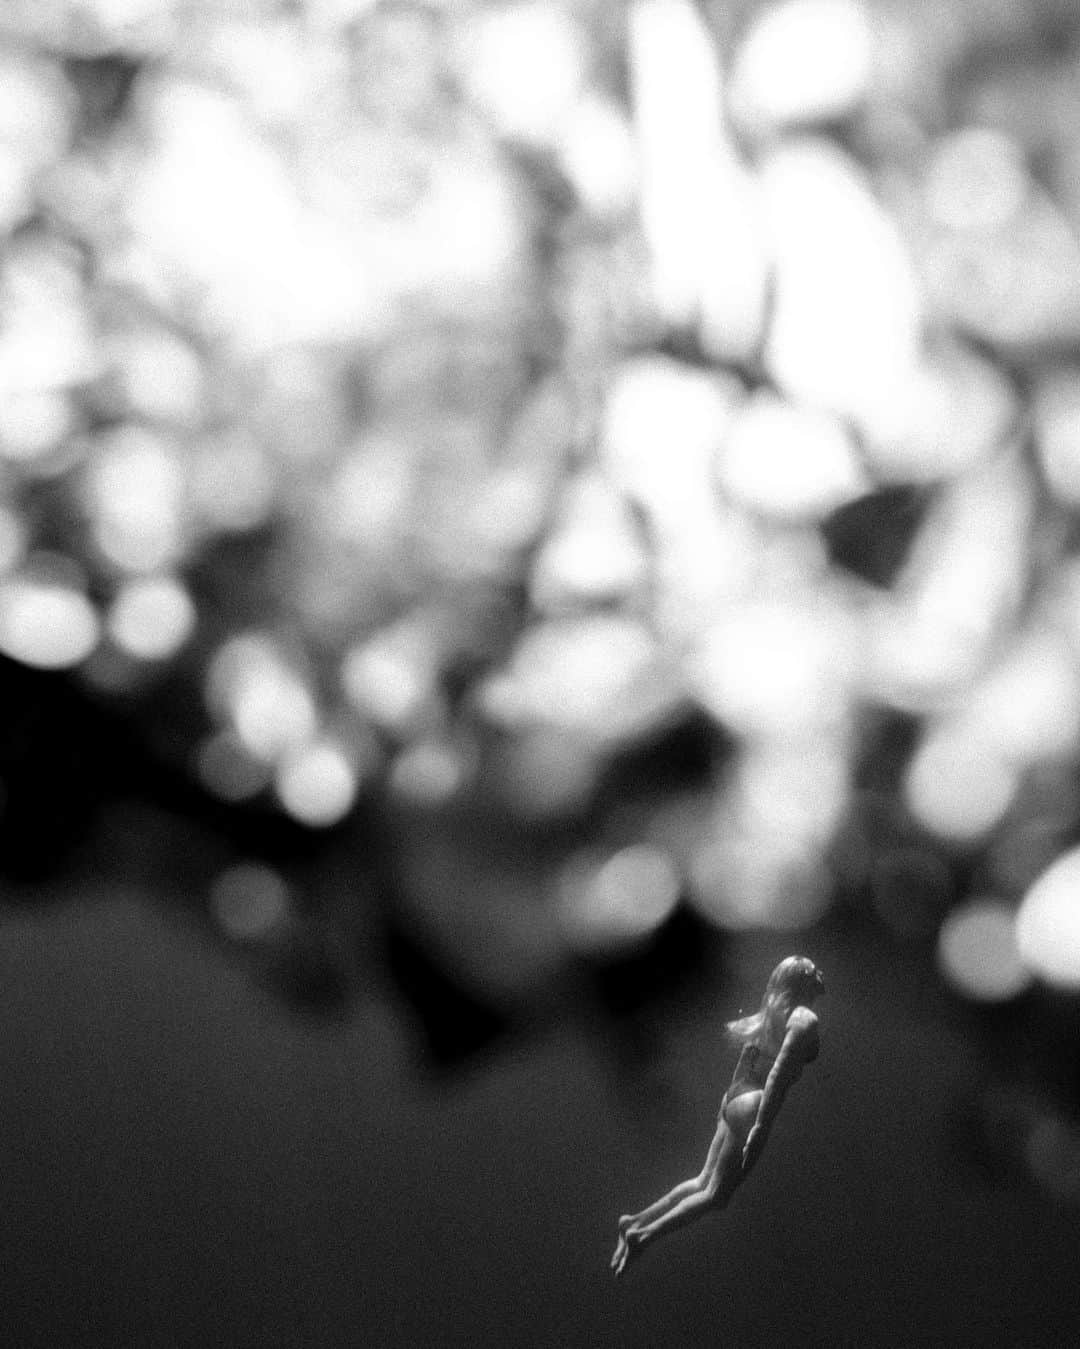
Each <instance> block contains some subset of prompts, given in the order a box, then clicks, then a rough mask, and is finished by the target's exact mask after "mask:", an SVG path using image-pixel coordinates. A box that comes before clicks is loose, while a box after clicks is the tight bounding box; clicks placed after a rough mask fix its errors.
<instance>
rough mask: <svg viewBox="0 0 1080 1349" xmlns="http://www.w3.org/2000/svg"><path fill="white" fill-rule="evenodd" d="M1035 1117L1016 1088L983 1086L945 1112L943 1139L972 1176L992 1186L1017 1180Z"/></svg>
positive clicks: (1021, 1174) (1029, 1099) (1033, 1105)
mask: <svg viewBox="0 0 1080 1349" xmlns="http://www.w3.org/2000/svg"><path fill="white" fill-rule="evenodd" d="M1040 1117H1041V1112H1040V1109H1039V1107H1038V1104H1037V1102H1036V1100H1035V1098H1034V1097H1032V1096H1031V1095H1030V1094H1029V1093H1026V1092H1024V1091H1022V1090H1020V1089H1019V1088H1016V1087H1009V1086H1005V1085H997V1086H983V1087H980V1088H979V1089H978V1090H977V1091H974V1092H972V1093H971V1094H970V1095H968V1096H965V1097H963V1098H962V1099H961V1100H959V1101H957V1102H956V1103H955V1104H954V1105H953V1106H952V1107H951V1108H950V1110H949V1115H948V1122H947V1138H948V1141H949V1142H950V1144H951V1146H952V1148H953V1150H954V1154H955V1156H956V1157H957V1158H958V1159H959V1161H960V1162H961V1163H962V1164H963V1165H964V1167H965V1168H966V1169H967V1170H968V1171H969V1173H970V1174H972V1175H973V1176H974V1177H976V1178H978V1179H979V1180H981V1181H984V1182H989V1183H991V1184H994V1185H1003V1184H1010V1183H1011V1184H1018V1183H1022V1182H1023V1181H1024V1179H1025V1176H1026V1168H1025V1165H1024V1151H1025V1148H1026V1146H1027V1142H1028V1139H1029V1137H1030V1135H1031V1130H1032V1128H1033V1127H1034V1126H1035V1124H1036V1123H1037V1121H1038V1120H1039V1119H1040Z"/></svg>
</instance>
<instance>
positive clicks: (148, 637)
mask: <svg viewBox="0 0 1080 1349" xmlns="http://www.w3.org/2000/svg"><path fill="white" fill-rule="evenodd" d="M195 620H196V613H195V605H194V603H193V602H192V599H191V596H190V595H189V594H188V592H187V589H186V587H185V586H184V584H183V582H182V581H180V580H179V579H178V578H177V577H175V576H153V577H138V578H135V579H133V580H131V581H128V582H127V583H125V585H124V586H123V587H122V588H121V590H120V592H119V593H118V594H117V596H116V599H115V600H114V601H113V604H112V607H111V608H110V610H109V616H108V629H109V636H110V637H111V638H112V639H113V641H114V642H116V644H117V645H118V646H119V647H121V648H122V649H123V650H124V651H126V652H128V653H129V654H130V655H132V656H135V657H137V658H138V659H139V660H168V659H169V657H171V656H174V655H175V654H176V652H177V651H179V650H180V648H181V647H182V646H183V645H184V643H185V642H187V640H188V638H189V637H190V636H191V634H192V633H193V632H194V630H195Z"/></svg>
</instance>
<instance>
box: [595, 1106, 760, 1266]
mask: <svg viewBox="0 0 1080 1349" xmlns="http://www.w3.org/2000/svg"><path fill="white" fill-rule="evenodd" d="M760 1103H761V1092H759V1091H755V1092H746V1093H745V1094H744V1095H742V1096H739V1097H737V1098H736V1099H735V1100H734V1101H732V1102H731V1104H730V1105H729V1106H728V1107H727V1108H726V1109H725V1111H724V1116H723V1121H722V1123H721V1127H720V1128H719V1129H718V1130H717V1133H716V1138H715V1139H714V1140H713V1142H714V1144H715V1153H714V1149H713V1148H710V1149H709V1160H707V1162H706V1168H705V1170H703V1172H702V1175H701V1177H699V1182H701V1183H696V1184H695V1187H694V1189H693V1190H691V1191H690V1192H689V1193H687V1194H685V1195H683V1197H682V1198H680V1199H678V1200H676V1201H675V1202H674V1203H669V1204H668V1205H667V1206H666V1207H665V1208H664V1209H663V1210H662V1211H660V1212H658V1213H657V1214H656V1215H655V1216H649V1215H650V1214H651V1211H650V1210H649V1209H646V1210H645V1212H644V1213H643V1214H642V1215H641V1219H640V1220H639V1221H636V1222H633V1223H631V1224H630V1225H629V1226H628V1227H627V1228H626V1229H625V1230H623V1231H622V1232H621V1235H620V1241H619V1248H618V1249H617V1250H616V1252H615V1259H613V1260H612V1267H613V1268H614V1269H615V1272H616V1274H621V1273H622V1271H623V1269H624V1268H625V1267H626V1264H627V1262H628V1261H629V1260H630V1258H631V1257H632V1256H633V1255H636V1254H637V1252H638V1251H640V1249H641V1247H642V1246H643V1245H644V1244H645V1243H646V1242H647V1241H652V1240H653V1239H654V1238H656V1237H658V1236H660V1235H661V1234H662V1233H664V1232H674V1231H677V1230H678V1229H679V1228H680V1227H685V1226H686V1224H687V1223H690V1222H693V1220H694V1219H695V1218H697V1217H699V1216H700V1215H701V1214H702V1213H703V1212H705V1211H706V1210H707V1209H710V1208H723V1207H724V1205H725V1204H726V1203H727V1202H728V1200H729V1199H730V1198H731V1196H732V1195H733V1194H734V1193H735V1191H736V1189H737V1188H738V1185H739V1182H740V1181H741V1180H742V1151H743V1146H744V1144H745V1142H746V1137H747V1135H748V1134H749V1132H750V1130H751V1128H752V1127H753V1123H754V1120H755V1119H756V1118H757V1110H758V1106H759V1105H760ZM710 1162H711V1165H710ZM673 1193H674V1192H673ZM661 1202H663V1201H661ZM656 1207H657V1206H656V1205H653V1208H656Z"/></svg>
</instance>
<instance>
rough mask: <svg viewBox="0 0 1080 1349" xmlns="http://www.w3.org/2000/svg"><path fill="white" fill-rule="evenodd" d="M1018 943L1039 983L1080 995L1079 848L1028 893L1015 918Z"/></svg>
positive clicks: (1047, 871)
mask: <svg viewBox="0 0 1080 1349" xmlns="http://www.w3.org/2000/svg"><path fill="white" fill-rule="evenodd" d="M1016 940H1017V944H1018V946H1019V948H1020V954H1021V956H1022V957H1023V959H1024V961H1025V962H1026V964H1027V965H1028V967H1029V969H1031V970H1032V972H1033V973H1034V974H1036V975H1038V977H1039V978H1040V979H1044V980H1045V981H1046V982H1047V983H1049V984H1055V985H1057V986H1059V987H1061V988H1066V989H1070V990H1073V991H1080V848H1073V849H1070V851H1068V852H1066V853H1063V854H1062V856H1060V857H1059V858H1058V859H1057V860H1056V861H1055V862H1053V863H1051V865H1050V866H1049V867H1047V869H1046V870H1045V871H1044V872H1043V873H1042V875H1041V876H1040V877H1039V878H1038V880H1036V881H1035V883H1034V885H1032V887H1031V889H1030V890H1028V892H1027V894H1026V895H1025V896H1024V898H1023V900H1022V901H1021V904H1020V909H1019V911H1018V913H1017V917H1016Z"/></svg>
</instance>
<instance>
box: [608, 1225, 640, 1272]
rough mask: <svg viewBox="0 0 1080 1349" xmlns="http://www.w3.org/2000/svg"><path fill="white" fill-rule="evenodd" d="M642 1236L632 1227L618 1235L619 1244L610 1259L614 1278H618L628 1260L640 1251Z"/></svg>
mask: <svg viewBox="0 0 1080 1349" xmlns="http://www.w3.org/2000/svg"><path fill="white" fill-rule="evenodd" d="M641 1246H642V1235H641V1233H640V1232H638V1231H636V1230H635V1229H634V1228H633V1227H628V1228H627V1229H626V1231H625V1232H620V1233H619V1244H618V1245H617V1246H616V1247H615V1254H614V1255H613V1256H612V1257H611V1268H612V1269H613V1270H614V1271H615V1277H616V1278H618V1277H619V1276H620V1275H621V1274H622V1272H623V1270H624V1269H625V1268H626V1266H627V1265H628V1264H629V1263H630V1260H631V1259H632V1257H633V1256H635V1255H636V1254H637V1253H638V1251H640V1250H641Z"/></svg>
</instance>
